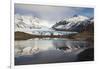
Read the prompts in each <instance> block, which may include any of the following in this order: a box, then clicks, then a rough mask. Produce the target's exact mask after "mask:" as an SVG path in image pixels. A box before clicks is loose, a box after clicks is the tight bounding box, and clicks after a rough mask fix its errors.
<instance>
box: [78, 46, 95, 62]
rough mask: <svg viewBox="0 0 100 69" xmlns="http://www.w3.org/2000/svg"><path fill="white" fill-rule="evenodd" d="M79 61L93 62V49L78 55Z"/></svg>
mask: <svg viewBox="0 0 100 69" xmlns="http://www.w3.org/2000/svg"><path fill="white" fill-rule="evenodd" d="M78 60H79V61H93V60H94V48H88V49H86V50H84V51H82V52H81V53H79V54H78Z"/></svg>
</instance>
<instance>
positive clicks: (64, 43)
mask: <svg viewBox="0 0 100 69" xmlns="http://www.w3.org/2000/svg"><path fill="white" fill-rule="evenodd" d="M89 44H90V43H88V42H87V41H76V40H71V39H60V38H59V39H29V40H20V41H15V64H17V65H18V64H36V63H44V62H45V63H49V62H64V61H76V59H77V56H76V54H77V53H78V52H80V51H82V50H84V49H86V48H88V47H89Z"/></svg>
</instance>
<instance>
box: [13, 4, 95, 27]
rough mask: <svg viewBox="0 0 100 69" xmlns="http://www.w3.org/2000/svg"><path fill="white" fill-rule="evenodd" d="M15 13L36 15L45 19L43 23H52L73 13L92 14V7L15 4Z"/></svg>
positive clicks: (89, 15)
mask: <svg viewBox="0 0 100 69" xmlns="http://www.w3.org/2000/svg"><path fill="white" fill-rule="evenodd" d="M14 9H15V10H14V12H15V14H21V15H31V16H36V17H38V18H40V19H42V20H44V21H45V23H46V22H47V23H49V24H51V25H52V24H53V23H55V22H58V21H60V20H62V19H64V18H67V17H72V16H73V15H83V16H88V17H93V16H94V9H93V8H87V7H69V6H48V5H34V4H17V3H16V4H15V5H14Z"/></svg>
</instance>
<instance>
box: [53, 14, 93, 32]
mask: <svg viewBox="0 0 100 69" xmlns="http://www.w3.org/2000/svg"><path fill="white" fill-rule="evenodd" d="M93 19H94V18H89V17H86V16H81V15H75V16H73V17H71V18H66V19H64V20H61V21H60V22H58V23H56V24H55V25H53V27H52V28H53V29H55V30H64V31H65V30H68V31H77V32H81V31H83V30H84V29H85V27H87V26H88V25H89V24H92V23H93V22H94V20H93Z"/></svg>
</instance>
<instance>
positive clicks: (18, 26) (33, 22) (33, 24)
mask: <svg viewBox="0 0 100 69" xmlns="http://www.w3.org/2000/svg"><path fill="white" fill-rule="evenodd" d="M14 17H15V18H14V25H15V26H14V27H15V31H20V30H26V29H27V30H32V29H44V28H47V27H46V26H44V25H41V24H42V23H41V22H42V21H41V19H39V18H37V17H33V16H30V15H20V14H15V16H14Z"/></svg>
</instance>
